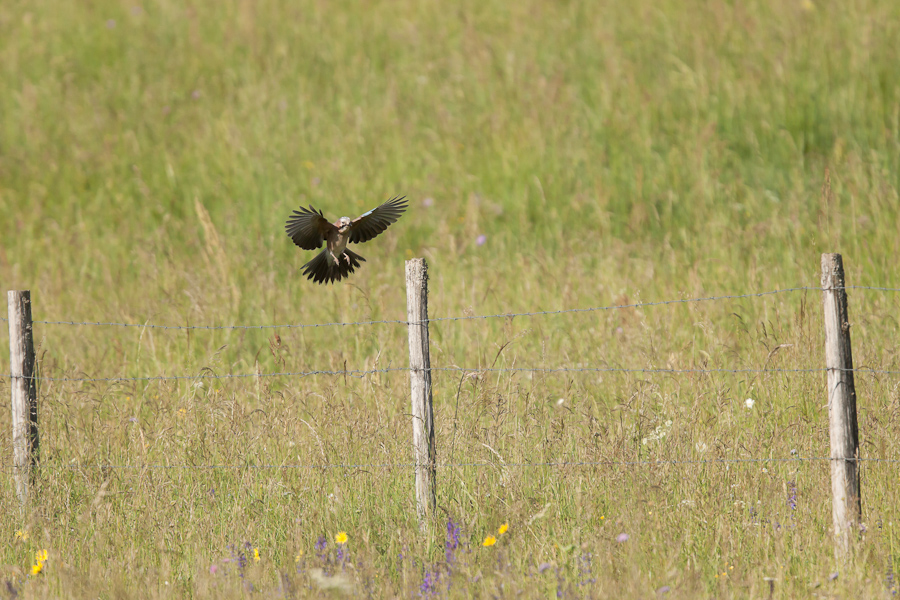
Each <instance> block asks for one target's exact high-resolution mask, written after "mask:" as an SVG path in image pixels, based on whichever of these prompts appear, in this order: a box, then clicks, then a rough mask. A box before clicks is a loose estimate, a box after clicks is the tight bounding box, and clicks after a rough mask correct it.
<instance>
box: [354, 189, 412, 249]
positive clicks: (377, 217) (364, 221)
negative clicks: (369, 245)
mask: <svg viewBox="0 0 900 600" xmlns="http://www.w3.org/2000/svg"><path fill="white" fill-rule="evenodd" d="M407 206H408V203H407V201H406V196H403V197H397V198H392V199H390V200H388V201H387V202H385V203H384V204H382V205H381V206H379V207H378V208H373V209H372V210H370V211H369V212H367V213H365V214H363V215H360V216H358V217H356V218H355V219H353V222H352V223H351V224H350V241H351V242H353V243H354V244H361V243H363V242H368V241H369V240H371V239H372V238H373V237H375V236H376V235H378V234H379V233H381V232H382V231H384V230H385V229H387V228H388V225H390V224H391V223H395V222H396V221H397V219H399V218H400V215H402V214H403V211H405V210H406V207H407Z"/></svg>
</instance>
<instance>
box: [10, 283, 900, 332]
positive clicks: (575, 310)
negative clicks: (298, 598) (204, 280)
mask: <svg viewBox="0 0 900 600" xmlns="http://www.w3.org/2000/svg"><path fill="white" fill-rule="evenodd" d="M833 289H836V290H840V289H843V290H870V291H879V292H900V288H891V287H878V286H869V285H848V286H845V287H843V288H833ZM824 290H825V288H822V287H812V286H798V287H792V288H782V289H777V290H770V291H766V292H753V293H749V294H725V295H720V296H704V297H699V298H680V299H678V300H660V301H656V302H635V303H632V304H614V305H608V306H594V307H588V308H568V309H562V310H540V311H532V312H520V313H497V314H490V315H464V316H459V317H436V318H433V319H427V320H426V321H424V322H427V323H438V322H441V321H470V320H476V319H508V318H514V317H536V316H544V315H561V314H569V313H581V312H597V311H606V310H620V309H625V308H647V307H652V306H666V305H670V304H688V303H695V302H711V301H717V300H738V299H741V298H759V297H762V296H772V295H775V294H786V293H791V292H821V291H824ZM0 320H3V321H6V320H7V319H6V318H4V317H0ZM32 322H33V323H40V324H42V325H73V326H101V327H134V328H141V329H173V330H206V331H216V330H236V329H306V328H317V327H349V326H358V325H409V322H408V321H404V320H401V319H381V320H371V321H345V322H344V321H340V322H339V321H335V322H332V323H286V324H282V325H152V324H150V323H117V322H103V321H50V320H36V321H32Z"/></svg>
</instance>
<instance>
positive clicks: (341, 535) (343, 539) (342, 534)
mask: <svg viewBox="0 0 900 600" xmlns="http://www.w3.org/2000/svg"><path fill="white" fill-rule="evenodd" d="M347 539H348V538H347V532H346V531H338V533H337V535H336V536H334V541H335V542H337V543H338V544H346V543H347Z"/></svg>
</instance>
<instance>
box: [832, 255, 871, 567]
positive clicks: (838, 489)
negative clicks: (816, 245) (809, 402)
mask: <svg viewBox="0 0 900 600" xmlns="http://www.w3.org/2000/svg"><path fill="white" fill-rule="evenodd" d="M844 281H845V280H844V262H843V260H842V259H841V255H840V254H823V255H822V294H823V300H824V307H825V368H826V369H827V382H828V383H827V386H828V387H827V390H828V423H829V432H830V439H831V496H832V510H831V515H832V519H833V521H834V535H835V546H834V552H835V557H836V558H837V559H838V561H839V562H843V561H845V560H846V559H847V558H848V556H849V554H850V542H851V537H852V535H853V530H854V528H855V527H856V526H857V525H858V524H859V521H860V516H861V515H862V504H861V502H860V489H859V461H858V459H859V428H858V425H857V421H856V388H855V387H854V385H853V353H852V351H851V347H850V315H849V313H848V312H847V292H846V290H845V289H844V285H845V284H844Z"/></svg>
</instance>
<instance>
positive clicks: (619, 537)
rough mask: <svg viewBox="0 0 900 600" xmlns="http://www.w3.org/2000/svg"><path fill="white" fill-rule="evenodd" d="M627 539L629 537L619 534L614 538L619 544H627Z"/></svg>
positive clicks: (625, 534)
mask: <svg viewBox="0 0 900 600" xmlns="http://www.w3.org/2000/svg"><path fill="white" fill-rule="evenodd" d="M628 537H629V536H628V534H627V533H620V534H619V535H617V536H616V541H617V542H619V543H620V544H621V543H622V542H627V541H628Z"/></svg>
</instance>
